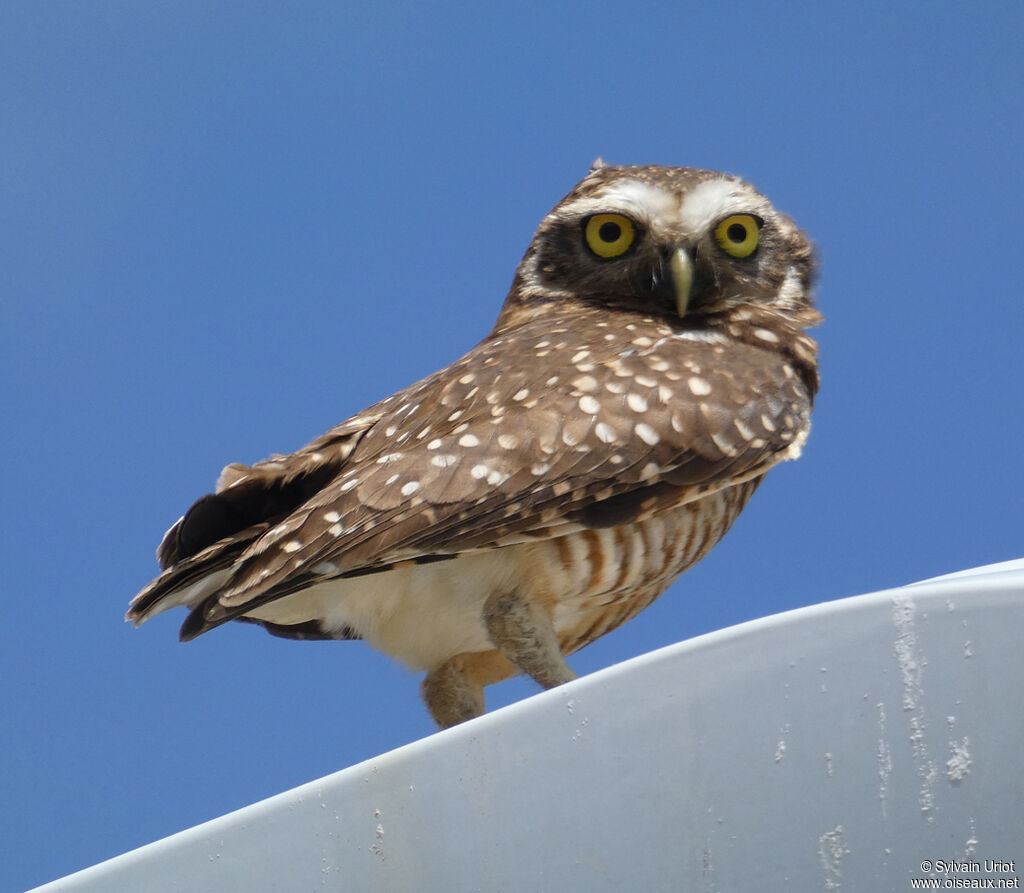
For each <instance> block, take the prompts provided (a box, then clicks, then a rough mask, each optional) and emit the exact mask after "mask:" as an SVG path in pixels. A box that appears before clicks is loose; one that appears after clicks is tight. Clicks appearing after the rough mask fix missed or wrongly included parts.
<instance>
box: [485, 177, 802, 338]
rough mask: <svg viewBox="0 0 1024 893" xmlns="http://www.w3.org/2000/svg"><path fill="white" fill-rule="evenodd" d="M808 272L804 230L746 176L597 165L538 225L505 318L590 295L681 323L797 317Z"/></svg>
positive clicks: (611, 304) (597, 300) (592, 299)
mask: <svg viewBox="0 0 1024 893" xmlns="http://www.w3.org/2000/svg"><path fill="white" fill-rule="evenodd" d="M813 272H814V260H813V252H812V248H811V244H810V242H809V241H808V239H807V237H806V236H805V235H804V233H802V232H801V231H800V230H799V229H797V227H796V225H795V224H794V223H793V221H792V220H790V219H789V218H788V217H787V216H785V215H784V214H781V213H779V212H778V211H776V210H775V208H774V207H772V204H771V202H769V201H768V199H766V198H765V197H764V196H763V195H761V193H759V192H758V191H757V190H756V189H754V187H753V186H751V185H750V184H749V183H745V182H744V181H742V180H740V179H739V178H737V177H733V176H730V175H728V174H721V173H718V172H716V171H708V170H699V169H697V168H676V167H656V166H629V167H611V166H607V165H604V164H603V163H601V162H600V161H598V162H595V164H594V167H593V168H592V169H591V171H590V173H589V174H588V175H587V176H586V177H585V178H584V179H583V180H582V181H580V183H578V184H577V185H576V187H575V188H574V189H573V190H572V192H570V193H569V194H568V195H567V196H566V197H565V198H564V199H562V201H560V202H559V203H558V204H557V205H556V206H555V208H554V209H553V210H552V211H551V213H549V214H548V215H547V216H546V217H545V218H544V220H543V221H542V222H541V224H540V227H539V228H538V230H537V232H536V234H535V236H534V238H533V242H532V243H531V244H530V247H529V249H528V250H527V252H526V255H525V256H524V258H523V260H522V262H521V263H520V265H519V269H518V270H517V272H516V278H515V282H514V283H513V287H512V290H511V292H510V293H509V298H508V301H507V302H506V306H505V310H504V311H503V315H512V316H519V315H520V314H521V313H522V312H524V311H526V312H527V313H531V314H532V312H533V311H535V310H538V309H540V305H544V304H547V305H550V304H555V305H556V306H557V305H558V304H560V303H562V302H564V301H565V300H583V301H587V302H592V303H600V304H602V305H605V306H608V307H609V308H612V307H614V308H623V309H632V310H640V311H643V312H646V313H656V314H658V315H663V316H666V317H670V318H671V317H675V318H677V319H678V318H684V319H693V320H696V319H698V318H700V317H702V316H707V315H708V314H711V313H719V312H722V311H726V310H729V309H730V308H731V307H735V306H739V305H746V306H750V305H760V306H761V307H764V308H765V309H769V308H771V309H775V310H778V311H781V312H782V313H783V314H786V315H790V314H792V315H795V316H797V317H799V316H801V315H804V311H810V308H811V292H810V286H811V279H812V276H813ZM810 315H811V314H810V313H808V314H807V316H808V317H809V316H810Z"/></svg>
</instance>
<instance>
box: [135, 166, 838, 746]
mask: <svg viewBox="0 0 1024 893" xmlns="http://www.w3.org/2000/svg"><path fill="white" fill-rule="evenodd" d="M813 274H814V259H813V252H812V247H811V244H810V242H809V241H808V239H807V237H806V236H805V235H804V233H802V232H801V231H800V230H799V229H797V227H796V226H795V225H794V223H793V221H792V220H790V219H789V218H788V217H786V216H785V215H783V214H781V213H779V212H778V211H776V210H775V209H774V207H772V205H771V203H770V202H769V201H768V200H767V199H766V198H765V197H764V196H763V195H761V194H760V193H759V192H757V190H755V189H754V188H753V187H752V186H751V185H749V184H748V183H746V182H744V181H742V180H740V179H738V178H737V177H734V176H730V175H726V174H722V173H717V172H714V171H709V170H699V169H695V168H673V167H656V166H625V167H614V166H608V165H605V164H603V163H602V162H600V160H599V161H598V162H595V164H594V166H593V167H592V169H591V170H590V172H589V174H588V175H587V176H586V177H584V179H583V180H582V181H581V182H580V183H579V184H577V185H576V187H575V188H574V189H573V190H572V191H571V192H570V193H569V194H568V195H567V196H566V197H565V198H564V199H562V201H560V202H559V203H558V204H557V205H556V206H555V208H554V210H552V211H551V212H550V213H549V214H548V215H547V216H546V217H545V218H544V219H543V221H542V222H541V224H540V227H539V228H538V230H537V232H536V234H535V235H534V238H533V241H532V242H531V243H530V246H529V248H528V249H527V251H526V254H525V256H524V257H523V259H522V261H521V263H520V264H519V267H518V268H517V270H516V273H515V277H514V279H513V281H512V286H511V289H510V290H509V293H508V296H507V298H506V300H505V303H504V305H503V306H502V308H501V310H500V313H499V314H498V319H497V322H496V323H495V326H494V328H493V330H492V331H491V332H490V334H488V335H487V337H486V338H484V339H483V341H481V342H480V343H479V344H478V345H477V346H476V347H474V348H473V349H472V350H470V351H469V353H467V354H466V355H465V356H463V357H462V358H461V359H459V360H456V361H455V362H454V363H452V364H451V365H449V366H447V367H445V368H444V369H442V370H440V371H439V372H435V373H434V374H433V375H430V376H428V377H426V378H424V379H423V380H422V381H419V382H417V383H416V384H413V385H411V386H410V387H408V388H406V389H405V390H403V391H399V392H398V393H396V394H394V395H392V396H390V397H387V398H386V399H384V400H382V401H380V402H379V403H377V404H376V405H375V406H372V407H370V408H369V409H367V410H365V411H363V412H361V413H359V414H358V415H355V416H353V417H352V418H350V419H348V420H347V421H344V422H342V423H341V424H339V425H337V426H335V427H334V428H331V429H330V430H329V431H328V432H327V433H326V434H324V435H323V436H321V437H319V438H317V439H316V440H314V441H313V442H312V443H310V444H309V445H308V446H306V447H303V448H302V449H300V450H298V452H295V453H291V454H289V455H273V456H271V457H270V458H269V459H266V460H263V461H261V462H257V463H256V464H254V465H251V466H247V465H241V464H231V465H228V466H227V467H226V468H225V469H224V470H223V472H222V473H221V475H220V478H219V480H218V482H217V486H216V489H215V491H214V492H213V493H210V494H207V495H205V496H202V497H201V498H200V499H198V500H197V501H196V502H195V503H194V504H193V505H192V507H191V508H189V509H188V511H187V512H186V513H185V515H184V516H183V517H182V518H181V519H180V520H179V521H178V522H177V523H176V524H174V526H173V527H171V529H170V530H169V531H168V532H167V534H166V535H165V536H164V538H163V541H162V542H161V544H160V546H159V549H158V551H157V557H158V559H159V562H160V566H161V568H162V569H163V570H162V573H161V574H160V575H159V576H158V577H157V578H156V579H155V580H154V581H153V582H151V583H150V584H149V585H148V586H146V587H145V588H144V589H143V590H142V591H141V592H140V593H139V594H138V595H137V596H136V597H135V598H134V600H133V601H132V603H131V606H130V609H129V611H128V615H127V619H128V620H129V621H131V622H132V623H134V624H136V625H137V624H140V623H142V622H144V621H146V620H148V619H149V618H150V617H152V616H154V615H155V614H158V613H160V612H161V611H165V610H167V609H168V608H174V607H177V606H185V607H187V608H188V609H189V613H188V616H187V617H186V619H185V621H184V624H183V625H182V627H181V639H182V640H183V641H188V640H190V639H194V638H195V637H196V636H198V635H200V634H202V633H205V632H206V631H208V630H210V629H213V628H214V627H216V626H220V625H221V624H222V623H226V622H227V621H230V620H237V621H243V622H245V623H255V624H259V625H260V626H262V627H263V628H264V629H266V630H267V631H268V632H270V633H272V634H274V635H277V636H284V637H287V638H292V639H365V640H366V641H367V642H369V643H370V645H372V646H373V647H374V648H376V649H378V650H379V651H382V652H383V653H385V654H387V655H390V656H392V657H394V658H397V659H398V660H399V661H402V662H404V663H405V664H407V665H409V666H411V667H413V668H416V669H419V670H421V671H425V673H426V675H425V678H424V679H423V683H422V686H421V693H422V696H423V699H424V701H425V702H426V706H427V708H428V710H429V711H430V713H431V715H432V716H433V718H434V720H435V721H436V723H437V724H438V725H439V726H441V727H446V726H451V725H454V724H456V723H459V722H462V721H464V720H467V719H470V718H471V717H474V716H477V715H479V714H481V713H483V712H484V694H483V690H484V688H485V687H486V686H487V685H490V684H492V683H494V682H497V681H499V680H502V679H505V678H507V677H510V676H513V675H516V674H519V673H525V674H528V675H529V676H531V677H532V678H533V679H534V680H536V681H537V682H538V683H539V684H540V685H541V686H543V687H545V688H550V687H552V686H556V685H559V684H561V683H564V682H567V681H568V680H571V679H573V678H574V674H573V672H572V670H571V669H570V668H569V666H568V664H567V663H566V660H565V656H566V655H569V654H572V653H573V652H575V651H576V650H577V649H579V648H582V647H583V646H584V645H586V644H588V643H589V642H593V641H594V640H595V639H597V638H599V637H600V636H603V635H604V634H605V633H607V632H609V631H611V630H613V629H615V628H616V627H618V626H619V625H621V624H622V623H624V622H625V621H627V620H629V619H630V618H631V617H633V616H635V615H636V614H637V613H638V612H640V611H642V610H643V609H644V608H645V607H647V606H648V605H649V604H651V602H652V601H653V600H654V599H655V598H657V597H658V596H659V595H660V594H661V593H662V592H663V591H664V590H665V589H666V588H667V587H668V586H669V584H670V583H672V581H673V580H675V579H676V578H677V577H678V576H679V575H680V574H681V573H683V571H685V570H687V569H688V568H690V567H692V566H693V565H694V564H695V563H696V562H698V561H699V560H700V559H701V558H702V557H703V556H704V555H706V554H707V553H708V551H709V550H710V549H711V548H712V547H713V546H714V545H715V544H716V543H717V542H718V541H719V540H720V539H721V538H722V537H723V536H724V534H725V533H726V531H727V530H728V529H729V527H730V525H731V524H732V523H733V521H734V520H735V519H736V517H737V515H738V514H739V513H740V511H741V510H742V509H743V507H744V506H745V505H746V504H747V500H749V499H750V497H751V495H752V494H753V492H754V490H756V489H757V486H758V484H759V483H760V482H761V481H762V479H763V478H764V476H765V474H766V473H767V472H768V470H769V469H771V468H772V467H773V466H775V465H777V464H778V463H780V462H782V461H785V460H787V459H794V458H796V457H797V456H799V454H800V451H801V448H802V446H803V444H804V441H805V439H806V437H807V433H808V430H809V424H810V421H809V420H810V414H811V407H812V403H813V400H814V395H815V392H816V391H817V388H818V371H817V363H816V353H817V346H816V344H815V342H814V341H813V340H812V339H811V338H810V336H808V335H807V334H806V332H805V331H804V330H805V328H807V327H810V326H813V325H814V324H816V323H817V322H819V321H820V316H819V314H818V312H817V311H816V310H815V309H814V306H813V302H812V296H811V282H812V278H813Z"/></svg>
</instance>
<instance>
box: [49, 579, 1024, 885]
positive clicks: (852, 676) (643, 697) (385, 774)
mask: <svg viewBox="0 0 1024 893" xmlns="http://www.w3.org/2000/svg"><path fill="white" fill-rule="evenodd" d="M1022 630H1024V561H1018V562H1006V563H1004V564H1002V565H993V566H991V567H989V568H979V569H976V570H974V571H971V572H969V573H968V572H963V573H961V574H954V575H950V576H948V577H941V578H937V579H935V580H930V581H925V582H923V583H918V584H914V585H912V586H907V587H902V588H900V589H893V590H888V591H885V592H880V593H875V594H873V595H866V596H859V597H857V598H851V599H845V600H843V601H838V602H830V603H826V604H822V605H817V606H814V607H810V608H804V609H801V610H797V611H792V612H788V613H785V614H780V615H776V616H774V617H768V618H765V619H763V620H757V621H753V622H751V623H745V624H742V625H740V626H736V627H732V628H730V629H726V630H723V631H721V632H717V633H712V634H710V635H706V636H701V637H699V638H697V639H693V640H691V641H688V642H683V643H681V644H678V645H674V646H671V647H669V648H664V649H661V650H659V651H656V652H653V653H651V654H647V655H644V656H642V657H639V658H636V659H635V660H631V661H628V662H626V663H623V664H619V665H617V666H614V667H611V668H609V669H607V670H603V671H601V672H599V673H594V674H592V675H590V676H587V677H585V678H583V679H580V680H578V681H576V682H574V683H571V684H570V685H566V686H564V687H562V688H560V689H556V690H553V691H550V692H544V693H542V694H539V695H537V696H536V697H533V698H529V699H528V700H526V701H522V702H520V703H518V704H514V705H512V706H511V707H507V708H505V709H503V710H499V711H496V712H495V713H492V714H488V715H487V716H484V717H481V718H480V719H478V720H474V721H473V722H471V723H467V724H465V725H463V726H460V727H457V728H455V729H451V730H449V731H447V732H442V733H439V734H437V735H433V736H431V737H429V738H426V739H424V740H422V741H418V742H415V743H413V744H410V745H408V746H407V747H403V748H400V749H399V750H396V751H392V752H391V753H388V754H384V755H383V756H381V757H378V758H376V759H373V760H369V761H367V762H365V763H362V764H360V765H357V766H353V767H352V768H350V769H346V770H343V771H341V772H338V773H336V774H334V775H330V776H327V777H326V778H323V779H320V780H318V781H314V782H311V783H309V784H307V785H303V786H302V787H299V788H296V789H294V790H292V791H288V792H286V793H284V794H280V795H279V796H276V797H273V798H270V799H269V800H265V801H263V802H261V803H257V804H255V805H253V806H250V807H247V808H245V809H242V810H239V811H238V812H235V813H232V814H230V815H227V816H224V817H222V818H220V819H216V820H214V821H212V822H208V823H206V824H204V825H200V826H197V827H195V828H192V829H189V830H188V831H184V832H182V833H180V834H177V835H174V836H172V837H169V838H167V839H165V840H161V841H158V842H157V843H154V844H151V845H149V846H146V847H143V848H141V849H138V850H135V851H133V852H131V853H128V854H126V855H124V856H120V857H118V858H116V859H112V860H110V861H108V862H104V863H102V864H100V865H97V866H94V867H93V868H90V869H86V870H85V871H82V872H79V873H77V874H74V875H71V876H69V877H67V878H64V879H63V880H59V881H55V882H53V883H52V884H48V885H46V886H44V887H40V888H38V890H40V891H47V893H55V891H68V893H70V891H75V893H85V891H104V893H110V891H128V890H131V891H135V890H143V889H144V890H147V891H170V890H188V891H194V893H199V891H216V893H225V891H236V890H237V891H243V890H245V891H264V890H282V891H305V890H319V889H331V890H352V891H368V890H400V891H425V890H430V891H456V890H458V891H461V890H483V891H496V890H517V891H518V890H523V891H537V890H558V891H586V893H595V891H615V893H622V891H640V890H643V891H655V890H666V891H669V890H670V891H717V890H724V891H747V890H757V891H780V893H781V891H787V893H789V891H794V890H795V891H804V890H862V891H872V893H877V891H887V890H893V891H905V890H909V889H911V879H912V878H916V877H934V878H941V877H949V876H948V875H946V876H943V875H939V874H936V873H934V872H935V871H936V868H935V866H933V869H932V871H933V873H931V874H925V873H923V872H922V870H921V867H920V866H921V863H922V861H923V860H925V859H930V860H943V861H949V860H953V859H957V860H972V859H973V860H977V861H978V863H979V865H981V864H982V863H983V862H984V860H986V859H995V860H1004V861H1010V860H1015V861H1016V865H1015V867H1014V869H1009V870H1007V869H1005V868H1004V869H1001V870H997V871H994V872H985V871H983V870H979V871H978V872H977V873H966V874H965V873H960V874H959V875H958V877H960V878H974V877H978V878H983V879H984V878H1012V877H1014V876H1018V875H1020V874H1024V772H1022V768H1024V756H1022V754H1024V709H1022V703H1021V702H1022V698H1021V689H1022V683H1024V647H1022V642H1021V632H1022ZM940 883H941V881H940ZM1018 883H1019V882H1018Z"/></svg>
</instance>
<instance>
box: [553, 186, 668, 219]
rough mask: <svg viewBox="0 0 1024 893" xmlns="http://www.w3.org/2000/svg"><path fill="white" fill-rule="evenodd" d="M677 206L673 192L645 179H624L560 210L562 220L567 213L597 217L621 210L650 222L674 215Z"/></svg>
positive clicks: (559, 215) (559, 214)
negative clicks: (606, 212) (595, 215)
mask: <svg viewBox="0 0 1024 893" xmlns="http://www.w3.org/2000/svg"><path fill="white" fill-rule="evenodd" d="M676 206H677V199H676V197H675V196H674V195H673V194H672V193H671V192H669V191H667V190H665V189H662V188H661V187H659V186H655V185H653V184H651V183H644V182H643V181H641V180H623V181H622V182H620V183H613V184H612V185H611V186H609V187H608V188H607V189H604V190H602V191H601V192H599V193H597V194H596V195H587V196H583V197H582V198H578V199H576V201H574V202H572V203H571V204H568V205H564V206H562V207H561V208H559V209H558V215H557V216H558V217H563V216H565V215H567V214H579V215H580V216H585V215H587V214H597V213H600V212H604V211H621V212H622V213H624V214H629V215H630V216H632V217H636V218H637V219H639V220H644V221H649V220H652V219H654V218H656V217H666V216H669V215H671V214H672V212H673V211H674V210H675V208H676Z"/></svg>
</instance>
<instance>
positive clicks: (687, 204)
mask: <svg viewBox="0 0 1024 893" xmlns="http://www.w3.org/2000/svg"><path fill="white" fill-rule="evenodd" d="M761 207H762V200H761V199H760V197H759V196H758V195H757V194H756V193H753V192H751V191H750V190H749V189H748V188H746V187H744V185H743V183H742V182H741V181H739V180H727V179H724V178H722V179H718V178H716V179H714V180H705V181H704V182H703V183H700V184H699V185H697V186H695V187H694V188H693V189H692V190H691V191H690V193H689V194H688V195H687V196H686V198H684V199H683V204H682V207H681V208H680V209H679V220H680V222H681V223H682V224H683V226H684V227H685V228H686V229H687V230H688V231H689V232H691V233H694V234H697V233H703V232H705V231H706V230H708V229H709V228H710V227H711V224H713V223H715V222H716V221H717V220H719V219H721V218H722V217H725V216H726V215H728V214H730V213H737V212H740V211H746V212H748V213H749V212H750V211H752V210H760V209H761Z"/></svg>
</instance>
